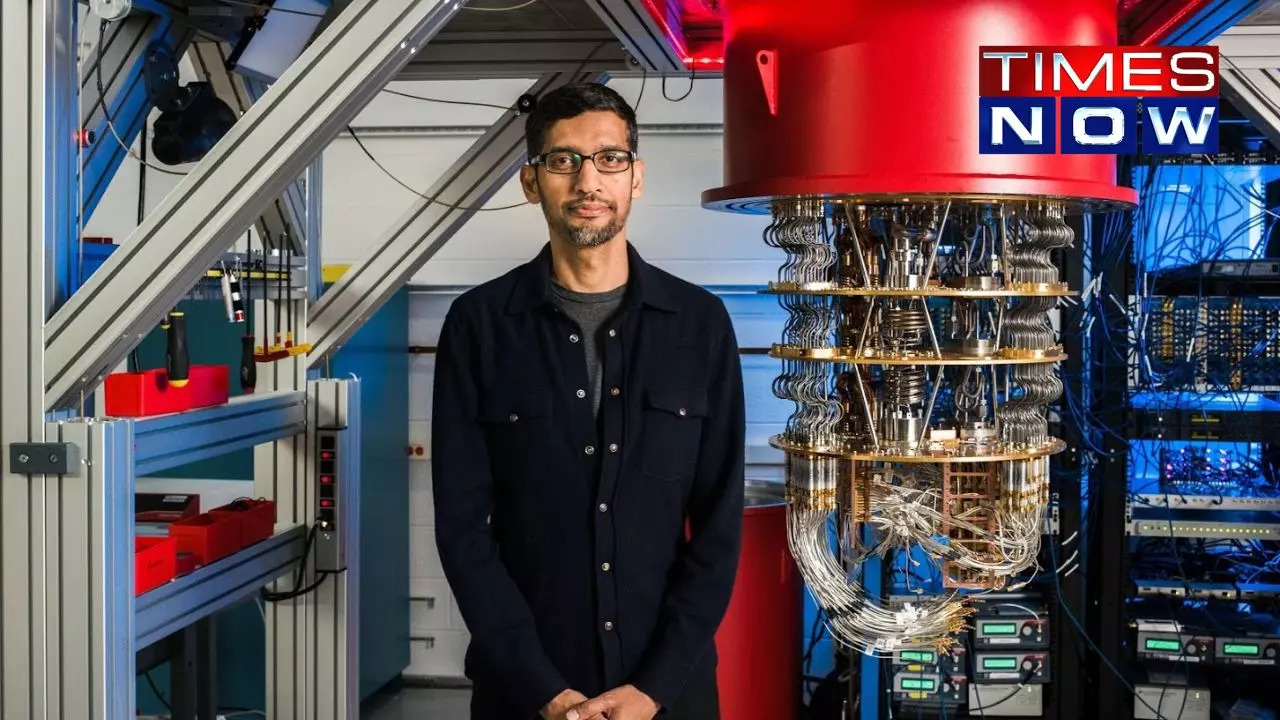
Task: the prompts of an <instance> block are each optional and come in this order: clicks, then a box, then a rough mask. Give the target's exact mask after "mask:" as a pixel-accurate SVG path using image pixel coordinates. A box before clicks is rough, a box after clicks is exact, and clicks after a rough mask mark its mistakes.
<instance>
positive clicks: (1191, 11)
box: [1122, 0, 1212, 45]
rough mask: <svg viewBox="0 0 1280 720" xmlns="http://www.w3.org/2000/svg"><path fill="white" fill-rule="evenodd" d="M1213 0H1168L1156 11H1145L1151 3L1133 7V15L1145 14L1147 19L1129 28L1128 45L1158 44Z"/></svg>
mask: <svg viewBox="0 0 1280 720" xmlns="http://www.w3.org/2000/svg"><path fill="white" fill-rule="evenodd" d="M1211 2H1212V0H1167V2H1164V3H1162V4H1161V5H1160V7H1159V8H1157V9H1156V10H1155V11H1154V12H1145V11H1146V6H1147V5H1149V4H1150V3H1143V4H1141V5H1138V6H1136V7H1134V8H1133V10H1134V11H1133V13H1132V15H1138V14H1145V15H1146V19H1144V20H1142V21H1141V23H1140V24H1139V25H1137V26H1136V27H1130V28H1128V31H1129V32H1128V35H1129V36H1128V38H1127V39H1126V41H1125V42H1126V44H1128V45H1158V44H1160V43H1161V42H1163V41H1164V39H1165V38H1167V37H1168V36H1169V35H1172V34H1173V33H1174V31H1176V30H1177V29H1178V28H1180V27H1182V26H1183V25H1184V24H1186V23H1187V21H1188V20H1190V19H1191V18H1192V17H1194V16H1195V14H1196V13H1198V12H1200V11H1201V10H1203V9H1204V8H1205V6H1207V5H1209V4H1210V3H1211ZM1123 22H1124V21H1123V20H1122V23H1123ZM1126 24H1127V23H1126Z"/></svg>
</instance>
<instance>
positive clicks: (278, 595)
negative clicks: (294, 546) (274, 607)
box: [259, 523, 332, 603]
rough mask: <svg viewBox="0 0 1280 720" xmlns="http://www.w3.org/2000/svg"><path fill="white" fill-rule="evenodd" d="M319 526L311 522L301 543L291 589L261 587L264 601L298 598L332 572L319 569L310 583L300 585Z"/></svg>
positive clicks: (314, 587) (321, 582)
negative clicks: (280, 590)
mask: <svg viewBox="0 0 1280 720" xmlns="http://www.w3.org/2000/svg"><path fill="white" fill-rule="evenodd" d="M319 527H320V525H319V524H318V523H316V524H313V525H312V526H311V530H310V531H309V532H308V533H307V541H306V542H305V543H303V546H302V560H301V561H300V562H299V563H298V569H297V570H296V571H294V574H293V589H292V590H286V591H284V592H271V591H270V590H267V589H266V588H262V589H261V590H260V591H259V595H260V596H261V597H262V600H263V601H264V602H269V603H277V602H284V601H286V600H293V599H295V598H300V597H302V596H303V595H306V594H307V593H310V592H312V591H314V590H316V589H317V588H319V587H320V586H321V585H323V584H324V581H325V578H327V577H329V576H330V575H331V574H332V573H330V572H327V571H323V570H322V571H319V572H317V573H316V579H315V580H314V581H313V582H312V583H311V584H310V585H308V586H306V587H301V585H302V578H303V577H305V576H306V574H307V560H308V559H309V558H310V557H311V546H312V544H313V543H314V542H315V539H316V530H317V529H319Z"/></svg>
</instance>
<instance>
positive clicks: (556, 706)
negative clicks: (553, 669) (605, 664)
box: [542, 685, 658, 720]
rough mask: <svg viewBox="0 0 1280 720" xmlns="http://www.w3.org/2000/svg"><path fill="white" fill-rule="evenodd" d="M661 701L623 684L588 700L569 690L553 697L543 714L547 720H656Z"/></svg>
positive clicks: (632, 686) (580, 694)
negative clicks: (658, 702)
mask: <svg viewBox="0 0 1280 720" xmlns="http://www.w3.org/2000/svg"><path fill="white" fill-rule="evenodd" d="M657 714H658V704H657V703H656V702H654V701H653V699H652V698H650V697H649V696H648V695H645V694H644V693H643V692H641V691H640V690H639V689H637V688H636V687H635V686H634V685H623V686H622V687H620V688H615V689H613V690H610V691H609V692H607V693H604V694H603V695H600V696H598V697H595V698H591V699H590V700H588V699H587V698H586V696H585V695H583V694H582V693H579V692H577V691H573V690H566V691H565V692H563V693H561V694H560V695H559V696H558V697H556V699H555V700H553V701H552V702H551V703H550V704H549V705H548V706H547V707H546V709H544V710H543V713H542V716H543V717H544V718H547V720H653V717H654V716H655V715H657Z"/></svg>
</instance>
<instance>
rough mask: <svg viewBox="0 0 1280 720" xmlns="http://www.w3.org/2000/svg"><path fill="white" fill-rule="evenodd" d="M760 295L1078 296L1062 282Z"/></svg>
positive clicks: (793, 289) (817, 287)
mask: <svg viewBox="0 0 1280 720" xmlns="http://www.w3.org/2000/svg"><path fill="white" fill-rule="evenodd" d="M760 294H762V295H812V296H824V297H899V298H913V297H949V298H960V299H965V298H968V299H982V298H1007V297H1068V296H1074V295H1077V294H1078V293H1076V292H1075V291H1073V290H1071V289H1070V288H1068V287H1067V286H1066V285H1065V284H1059V283H1053V284H1019V285H1006V286H1004V287H1003V288H1001V289H999V290H965V289H963V288H949V287H940V286H937V285H931V286H929V287H923V288H914V289H911V290H898V289H894V288H878V287H877V288H859V287H843V286H838V285H835V284H834V283H784V282H771V283H769V287H768V288H767V289H765V290H761V291H760Z"/></svg>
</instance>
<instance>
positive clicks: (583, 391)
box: [578, 388, 587, 398]
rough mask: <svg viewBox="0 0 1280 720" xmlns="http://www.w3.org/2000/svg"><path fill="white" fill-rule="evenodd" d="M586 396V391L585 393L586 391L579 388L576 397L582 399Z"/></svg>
mask: <svg viewBox="0 0 1280 720" xmlns="http://www.w3.org/2000/svg"><path fill="white" fill-rule="evenodd" d="M586 396H587V391H586V390H582V389H581V388H579V390H578V397H580V398H584V397H586Z"/></svg>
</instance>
